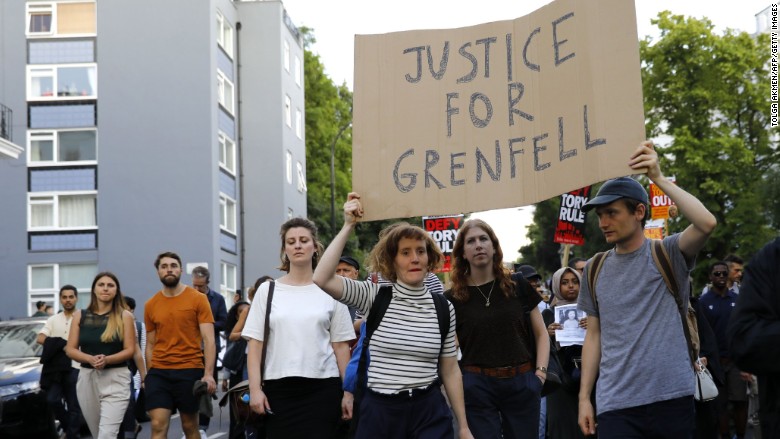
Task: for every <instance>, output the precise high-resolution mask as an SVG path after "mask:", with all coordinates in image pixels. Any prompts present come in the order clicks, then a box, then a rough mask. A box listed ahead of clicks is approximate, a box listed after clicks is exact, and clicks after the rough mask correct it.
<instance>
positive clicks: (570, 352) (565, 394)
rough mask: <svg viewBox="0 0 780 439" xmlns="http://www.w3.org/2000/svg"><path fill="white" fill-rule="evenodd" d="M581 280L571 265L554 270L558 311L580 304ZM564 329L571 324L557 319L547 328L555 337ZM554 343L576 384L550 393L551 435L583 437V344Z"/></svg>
mask: <svg viewBox="0 0 780 439" xmlns="http://www.w3.org/2000/svg"><path fill="white" fill-rule="evenodd" d="M580 281H581V278H580V273H579V272H578V271H577V270H574V269H572V268H570V267H564V268H561V269H559V270H558V271H556V272H555V274H553V278H552V290H553V295H554V299H553V307H552V311H553V312H554V313H555V312H557V311H556V308H558V307H560V306H564V305H577V297H578V296H579V295H580ZM576 312H577V311H576V309H574V308H573V309H570V310H568V311H567V313H566V315H567V317H570V314H571V313H575V317H576ZM567 321H568V320H567ZM587 322H588V321H587V319H580V320H579V327H580V328H583V329H586V328H587ZM564 323H565V322H564ZM569 324H571V322H570V323H569ZM575 328H576V326H575ZM562 329H567V330H568V329H569V328H568V326H567V327H565V325H562V324H561V323H555V322H553V323H550V324H549V325H548V326H547V331H548V332H549V334H550V336H551V337H555V331H556V330H562ZM554 345H555V349H556V350H557V354H558V358H559V359H560V360H561V367H562V368H563V370H564V373H567V374H569V376H571V377H572V381H573V382H572V386H570V387H568V388H567V386H561V388H560V389H558V391H557V392H553V393H551V394H549V395H547V433H548V437H549V438H550V439H572V438H583V437H585V436H583V434H582V431H581V430H580V428H579V426H578V425H577V410H578V404H579V400H578V396H577V395H578V391H579V359H580V358H581V356H582V344H581V343H579V344H577V343H573V344H567V345H566V346H561V345H560V343H558V342H556V343H555V344H554Z"/></svg>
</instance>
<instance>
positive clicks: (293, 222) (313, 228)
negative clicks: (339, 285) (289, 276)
mask: <svg viewBox="0 0 780 439" xmlns="http://www.w3.org/2000/svg"><path fill="white" fill-rule="evenodd" d="M296 227H302V228H304V229H306V230H308V231H309V233H311V239H312V240H313V241H314V256H312V258H311V268H312V270H313V269H315V268H317V263H319V261H320V256H321V255H322V254H323V253H324V252H325V247H324V246H323V245H322V243H321V242H320V238H319V236H318V234H317V225H316V224H314V222H313V221H311V220H309V219H306V218H301V217H297V218H293V219H290V220H287V221H286V222H285V223H284V224H282V228H281V229H280V230H279V235H280V236H281V238H282V248H281V250H280V251H279V260H281V261H282V265H280V266H279V267H277V268H278V269H279V270H282V271H286V272H288V273H289V272H290V260H289V259H288V258H287V255H286V254H285V253H284V240H285V236H287V232H288V231H289V230H290V229H294V228H296Z"/></svg>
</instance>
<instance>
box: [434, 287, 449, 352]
mask: <svg viewBox="0 0 780 439" xmlns="http://www.w3.org/2000/svg"><path fill="white" fill-rule="evenodd" d="M431 296H433V304H434V306H436V317H437V319H438V320H439V333H440V334H441V344H440V345H439V357H441V353H442V352H443V351H444V340H445V339H446V338H447V334H448V333H449V332H450V305H449V301H448V300H447V298H446V297H444V294H438V293H434V292H431Z"/></svg>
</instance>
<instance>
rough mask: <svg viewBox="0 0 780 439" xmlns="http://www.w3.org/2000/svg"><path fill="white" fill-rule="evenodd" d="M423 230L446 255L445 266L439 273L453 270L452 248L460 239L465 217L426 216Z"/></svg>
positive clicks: (423, 219)
mask: <svg viewBox="0 0 780 439" xmlns="http://www.w3.org/2000/svg"><path fill="white" fill-rule="evenodd" d="M422 221H423V228H424V229H425V230H426V231H427V232H428V233H429V234H430V235H431V238H433V240H434V241H436V243H437V244H439V249H441V252H442V253H444V264H443V265H442V267H441V269H440V270H439V272H441V273H447V272H449V271H450V268H451V266H452V265H451V263H450V262H451V255H452V248H453V247H454V246H455V239H456V238H457V237H458V230H460V226H462V225H463V215H454V216H424V217H423V218H422Z"/></svg>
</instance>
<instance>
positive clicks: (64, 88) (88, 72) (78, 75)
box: [27, 64, 97, 101]
mask: <svg viewBox="0 0 780 439" xmlns="http://www.w3.org/2000/svg"><path fill="white" fill-rule="evenodd" d="M95 98H97V66H96V65H94V64H69V65H67V66H65V65H63V66H34V67H33V66H28V67H27V99H28V100H31V101H42V100H74V99H95Z"/></svg>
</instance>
